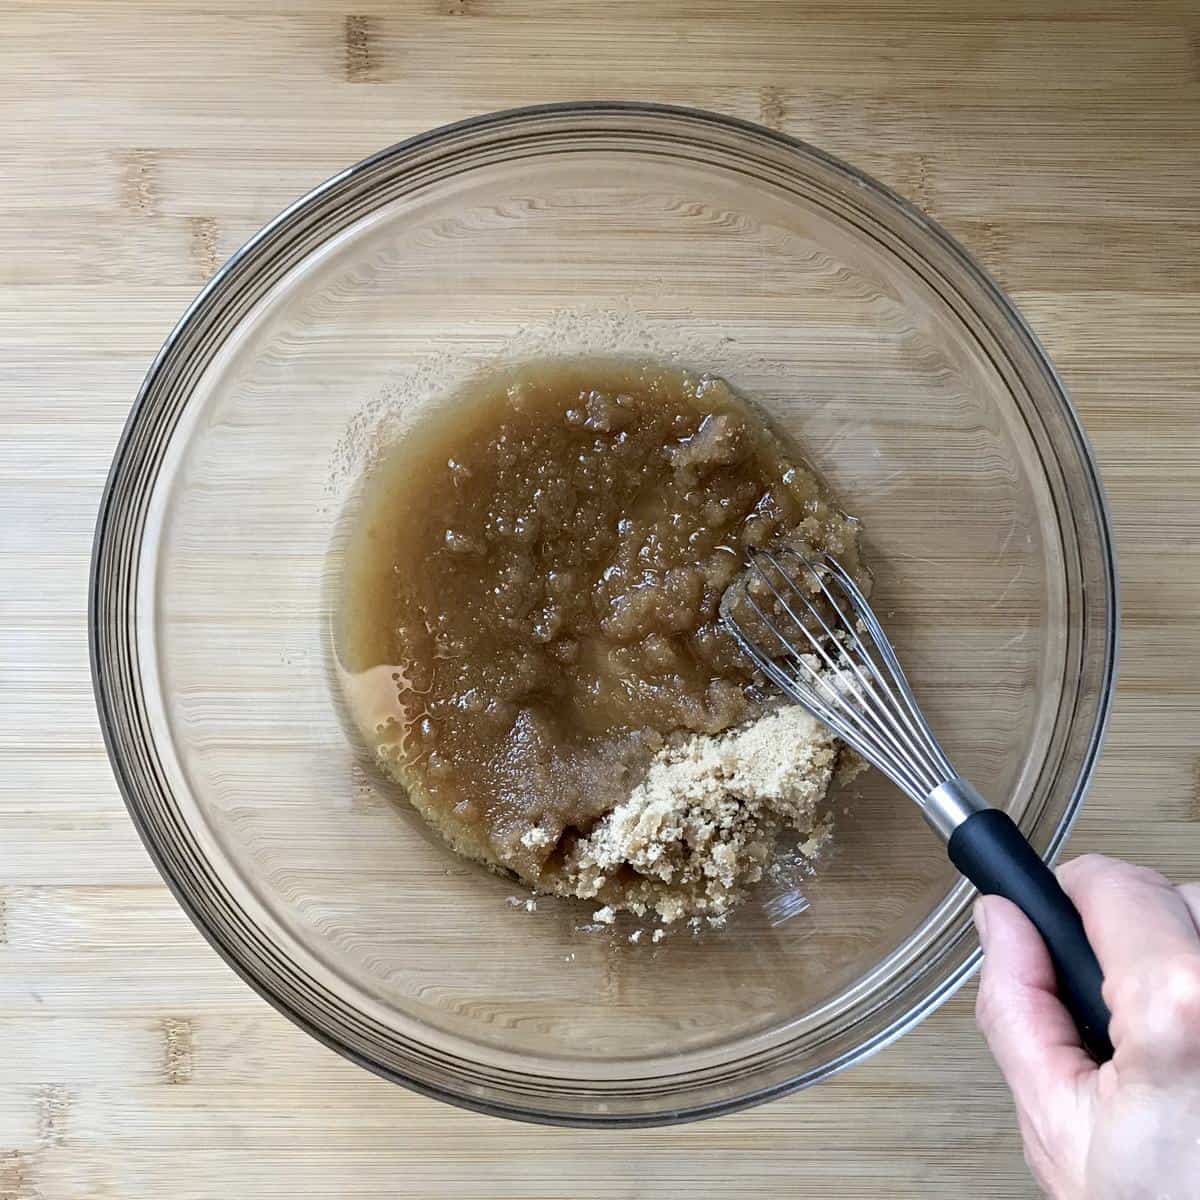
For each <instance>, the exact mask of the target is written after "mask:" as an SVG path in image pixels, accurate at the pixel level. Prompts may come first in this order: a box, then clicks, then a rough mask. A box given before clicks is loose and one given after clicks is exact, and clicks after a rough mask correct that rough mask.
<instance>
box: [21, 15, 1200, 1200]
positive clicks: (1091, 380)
mask: <svg viewBox="0 0 1200 1200" xmlns="http://www.w3.org/2000/svg"><path fill="white" fill-rule="evenodd" d="M848 10H850V11H848ZM1001 13H1002V14H1003V16H1001V15H1000V14H1001ZM595 97H609V98H618V99H638V100H657V101H666V102H674V103H681V104H691V105H696V106H700V107H705V108H712V109H716V110H718V111H722V112H728V113H731V114H734V115H736V116H740V117H745V118H749V119H752V120H757V121H760V122H762V123H764V124H766V125H769V126H771V127H773V128H776V129H782V130H784V131H786V132H788V133H791V134H795V135H797V136H799V137H802V138H806V139H808V140H810V141H813V142H815V143H816V144H817V145H819V146H821V147H822V148H824V149H826V150H829V151H831V152H833V153H834V154H837V155H839V156H841V157H844V158H846V159H848V160H850V161H851V162H853V163H855V164H857V165H859V166H861V167H863V168H864V169H866V170H867V171H869V172H871V173H873V174H875V175H876V176H878V177H879V178H881V179H882V180H883V181H884V182H886V183H888V184H891V185H892V186H893V187H895V188H896V189H898V190H899V191H901V192H903V193H904V194H906V195H908V196H909V197H910V198H912V199H913V200H915V201H916V202H918V203H919V204H921V205H922V206H924V207H925V208H926V209H927V210H928V211H929V212H931V213H932V214H933V215H934V216H935V217H936V218H938V219H939V220H940V221H942V222H944V223H945V224H946V225H947V226H948V227H949V229H950V230H951V231H952V232H953V233H954V234H956V235H957V236H958V237H960V238H961V239H962V240H963V241H964V242H965V243H966V245H967V246H968V247H969V248H971V249H972V250H973V251H974V252H975V253H976V254H977V255H978V256H979V257H980V258H981V259H982V260H983V261H984V263H985V264H986V265H987V266H988V267H990V268H991V270H992V271H993V272H994V273H995V274H996V275H997V276H998V277H999V279H1000V280H1001V282H1002V283H1003V284H1004V285H1005V286H1006V287H1007V288H1008V289H1009V290H1010V292H1011V293H1012V294H1013V295H1014V296H1015V298H1016V300H1017V302H1018V304H1019V305H1020V306H1021V308H1022V309H1023V311H1024V313H1025V314H1026V316H1027V317H1028V318H1029V319H1030V320H1031V322H1032V324H1033V325H1034V327H1035V329H1036V331H1037V332H1038V334H1039V335H1040V336H1041V337H1042V339H1043V340H1044V342H1045V343H1046V345H1047V347H1048V349H1049V351H1050V354H1051V356H1052V357H1053V359H1054V361H1055V362H1056V364H1057V365H1058V367H1059V368H1060V369H1061V371H1062V373H1063V375H1064V377H1065V380H1066V383H1067V386H1068V387H1069V389H1070V390H1071V391H1072V393H1073V395H1074V397H1075V400H1076V403H1077V404H1078V406H1079V408H1080V410H1081V412H1082V415H1083V418H1084V421H1085V423H1086V425H1087V427H1088V430H1089V432H1090V434H1091V436H1092V439H1093V441H1094V444H1095V447H1096V450H1097V453H1098V456H1099V459H1100V463H1101V467H1102V470H1103V473H1104V477H1105V479H1106V482H1107V484H1108V487H1109V491H1110V498H1111V501H1112V505H1113V512H1114V519H1115V523H1116V528H1117V537H1118V547H1119V551H1120V554H1121V575H1122V583H1123V587H1124V605H1125V622H1124V647H1123V668H1122V680H1121V685H1120V689H1119V695H1118V702H1117V707H1116V714H1115V718H1114V721H1113V726H1112V731H1111V734H1110V737H1109V741H1108V748H1107V751H1106V753H1105V756H1104V760H1103V765H1102V767H1101V771H1100V774H1099V776H1098V778H1097V781H1096V783H1095V786H1094V787H1093V789H1092V793H1091V796H1090V799H1089V801H1088V806H1087V809H1086V812H1085V814H1084V817H1083V819H1082V820H1081V822H1080V824H1079V826H1078V829H1077V832H1076V834H1075V836H1074V838H1073V840H1072V845H1071V851H1072V852H1079V851H1083V850H1104V851H1108V852H1111V853H1120V854H1122V855H1124V856H1126V857H1129V858H1133V859H1135V860H1137V861H1140V862H1144V863H1147V864H1150V865H1154V866H1157V867H1159V868H1160V869H1162V870H1164V871H1166V873H1167V874H1169V875H1170V876H1171V877H1172V878H1175V879H1177V880H1181V879H1185V878H1192V879H1196V878H1200V757H1198V756H1200V751H1198V750H1197V745H1196V742H1197V739H1196V729H1197V727H1198V725H1200V720H1198V718H1200V606H1198V605H1197V602H1196V597H1197V594H1198V593H1197V589H1198V587H1200V517H1198V515H1197V514H1200V382H1198V381H1200V4H1197V3H1196V2H1195V0H1192V2H1189V0H1143V2H1140V3H1139V2H1137V0H1130V2H1129V3H1109V4H1093V5H1089V4H1085V3H1080V2H1073V0H1059V2H1057V3H1046V2H1043V0H1008V2H1007V3H1005V4H1004V5H1002V6H1001V5H992V6H988V5H984V4H969V3H958V4H954V3H942V2H939V3H932V2H926V0H862V2H861V3H858V4H852V5H846V4H833V3H827V4H799V3H793V2H781V3H770V2H767V0H759V2H757V3H756V2H753V0H720V2H719V3H718V2H717V0H695V2H689V0H642V2H627V3H626V2H619V0H618V2H612V0H610V3H608V4H605V5H594V4H590V3H587V2H586V0H557V2H543V0H420V2H412V3H399V2H394V3H389V2H385V0H346V2H345V3H339V2H338V0H297V2H295V3H286V4H285V3H283V2H282V0H277V3H275V5H274V7H272V4H271V0H268V3H267V4H264V5H256V6H253V7H249V6H246V5H243V4H242V3H240V2H237V0H205V2H204V3H203V4H199V3H187V2H181V0H168V2H156V3H151V2H149V0H147V2H146V3H142V4H103V3H97V4H88V3H77V4H74V5H71V6H64V5H58V4H47V3H28V4H25V3H13V2H12V0H6V2H4V3H2V4H0V154H2V157H0V163H2V170H0V421H2V424H0V1200H67V1198H81V1197H104V1198H113V1200H117V1198H120V1200H134V1198H137V1197H164V1198H165V1197H171V1198H172V1200H188V1198H191V1197H210V1196H236V1197H239V1198H247V1200H253V1198H258V1197H292V1196H330V1197H384V1196H387V1197H392V1196H405V1197H409V1196H411V1197H426V1196H428V1197H443V1196H445V1197H449V1196H456V1197H457V1196H478V1197H497V1198H500V1197H506V1198H507V1197H511V1198H513V1200H524V1198H552V1197H563V1198H567V1197H612V1198H617V1197H620V1198H632V1197H652V1196H653V1197H674V1196H679V1195H683V1194H689V1195H694V1196H699V1197H714V1198H715V1197H722V1198H723V1197H731V1198H732V1197H735V1196H736V1197H742V1198H748V1197H756V1196H758V1197H767V1196H802V1197H814V1198H824V1197H830V1196H838V1197H844V1198H853V1197H872V1198H875V1197H883V1198H888V1200H891V1198H899V1197H935V1196H946V1197H960V1196H963V1195H978V1196H986V1197H989V1198H990V1197H1011V1196H1032V1195H1035V1194H1036V1193H1035V1189H1034V1187H1033V1185H1032V1183H1031V1182H1030V1180H1029V1178H1028V1176H1027V1174H1026V1171H1025V1169H1024V1165H1023V1163H1022V1160H1021V1153H1020V1146H1019V1142H1018V1140H1017V1137H1016V1133H1015V1129H1014V1123H1013V1118H1012V1113H1011V1110H1010V1105H1009V1101H1008V1099H1007V1095H1006V1092H1005V1090H1004V1088H1003V1086H1002V1084H1001V1082H1000V1079H999V1076H998V1074H997V1071H996V1069H995V1067H994V1066H993V1065H992V1063H991V1061H990V1059H989V1058H988V1056H987V1054H986V1052H985V1050H984V1049H983V1046H982V1044H981V1042H980V1040H979V1038H978V1036H977V1034H976V1032H975V1030H974V1026H973V1020H972V1002H973V999H974V988H973V987H969V988H967V989H965V990H964V992H963V993H962V994H961V995H960V996H959V997H958V998H957V999H956V1000H954V1001H953V1002H952V1003H950V1004H949V1005H947V1006H946V1007H945V1008H944V1009H942V1010H941V1011H940V1012H939V1013H937V1014H936V1015H935V1016H934V1017H932V1018H931V1019H930V1020H929V1021H927V1022H926V1023H925V1024H924V1025H923V1026H922V1027H921V1028H920V1029H918V1030H916V1031H915V1032H914V1033H912V1034H910V1035H908V1036H907V1037H905V1038H904V1039H903V1040H902V1041H901V1042H899V1043H897V1044H896V1045H894V1046H893V1047H891V1048H890V1049H888V1050H887V1051H885V1052H883V1053H882V1054H880V1055H879V1056H877V1057H876V1058H875V1059H873V1060H872V1061H871V1062H869V1063H867V1064H865V1065H863V1066H860V1067H858V1068H855V1069H853V1070H851V1071H849V1072H847V1073H845V1074H844V1075H842V1076H840V1077H839V1078H837V1079H836V1080H834V1081H832V1082H830V1083H827V1084H825V1085H822V1086H821V1087H820V1088H818V1089H816V1090H814V1091H811V1092H808V1093H806V1094H803V1095H800V1096H797V1097H794V1098H792V1099H789V1100H785V1101H781V1102H778V1103H775V1104H772V1105H769V1106H766V1107H763V1108H759V1109H755V1110H753V1111H751V1112H747V1113H743V1114H741V1115H738V1116H734V1117H728V1118H724V1119H721V1120H718V1121H715V1122H709V1123H706V1124H703V1125H693V1126H687V1127H682V1128H677V1129H659V1130H649V1131H636V1132H628V1131H624V1132H579V1131H563V1130H551V1129H541V1128H534V1127H529V1126H520V1125H515V1124H511V1123H506V1122H502V1121H498V1120H494V1119H490V1118H485V1117H481V1116H476V1115H474V1114H469V1113H463V1112H459V1111H457V1110H454V1109H451V1108H448V1107H445V1106H442V1105H438V1104H435V1103H433V1102H431V1101H427V1100H424V1099H422V1098H420V1097H417V1096H414V1095H410V1094H408V1093H407V1092H405V1091H403V1090H401V1089H399V1088H395V1087H392V1086H390V1085H388V1084H385V1083H383V1082H381V1081H379V1080H377V1079H375V1078H373V1077H371V1076H369V1075H367V1074H365V1073H364V1072H362V1071H360V1070H358V1069H357V1068H355V1067H353V1066H351V1065H350V1064H348V1063H345V1062H343V1061H342V1060H340V1059H339V1058H337V1057H336V1056H334V1055H333V1054H331V1053H330V1052H328V1051H326V1050H324V1049H323V1048H321V1047H320V1046H318V1045H316V1044H315V1043H314V1042H311V1041H310V1040H309V1039H307V1038H306V1037H305V1036H304V1035H303V1034H302V1033H300V1032H299V1031H298V1030H297V1029H295V1028H293V1027H292V1026H291V1025H290V1024H288V1023H287V1022H286V1021H285V1020H284V1019H283V1018H282V1017H280V1016H278V1015H276V1014H275V1013H274V1011H273V1010H271V1009H270V1008H268V1007H267V1005H266V1004H265V1003H263V1002H262V1001H260V1000H259V999H258V998H257V997H256V996H255V995H254V994H253V993H252V992H251V991H250V990H249V989H248V988H247V987H246V986H245V985H243V984H242V983H241V982H240V981H239V980H238V979H237V978H236V977H235V976H234V975H233V974H232V972H231V971H229V970H228V969H227V968H226V967H225V966H224V965H223V964H222V963H221V962H220V961H219V959H218V958H217V956H216V955H215V954H214V952H213V951H212V950H210V949H209V947H208V946H207V945H206V944H205V943H204V941H203V940H202V938H201V937H200V935H199V934H198V933H197V932H196V931H195V930H194V929H193V928H192V926H191V925H190V924H189V923H188V921H187V920H186V919H185V918H184V916H183V915H182V913H181V912H180V911H179V909H178V908H177V906H176V905H175V902H174V901H173V900H172V898H171V896H170V895H169V893H168V892H167V890H166V888H165V886H164V885H163V884H162V883H161V881H160V880H159V878H158V876H157V874H156V873H155V871H154V869H153V868H152V867H151V865H150V862H149V860H148V858H147V857H146V855H145V853H144V851H143V850H142V848H141V846H140V844H139V842H138V840H137V837H136V835H135V833H134V831H133V828H132V826H131V824H130V822H129V820H128V818H127V817H126V815H125V812H124V809H123V807H122V805H121V803H120V800H119V798H118V795H117V792H116V788H115V786H114V784H113V781H112V778H111V775H110V772H109V770H108V766H107V762H106V760H105V756H104V751H103V748H102V745H101V741H100V734H99V730H98V728H97V724H96V718H95V714H94V710H93V706H92V698H91V687H90V683H89V676H88V664H87V645H86V630H85V605H86V578H87V564H88V554H89V550H90V543H91V531H92V523H93V517H94V512H95V508H96V504H97V501H98V498H99V494H100V489H101V486H102V483H103V479H104V475H105V471H106V468H107V465H108V461H109V458H110V456H111V453H112V450H113V447H114V445H115V442H116V439H117V437H118V435H119V432H120V429H121V426H122V423H123V421H124V418H125V415H126V413H127V411H128V408H129V405H130V403H131V400H132V398H133V396H134V394H135V392H136V389H137V386H138V383H139V381H140V379H141V376H142V374H143V372H144V370H145V368H146V366H147V365H148V363H149V361H150V359H151V358H152V356H153V354H154V352H155V350H156V349H157V347H158V346H159V344H160V342H161V341H162V339H163V337H164V336H165V335H166V333H167V332H168V330H169V329H170V327H171V325H172V324H173V322H174V320H175V319H176V317H177V316H178V315H179V313H180V312H181V311H182V310H183V308H184V306H185V305H186V303H187V302H188V300H189V299H190V298H191V296H192V295H193V294H194V293H195V291H196V289H197V288H198V287H199V286H200V285H201V284H202V283H203V282H204V281H205V280H206V279H207V278H208V276H209V275H210V274H211V273H212V272H213V271H214V270H215V269H216V267H217V266H218V265H219V264H220V262H221V261H222V260H223V259H224V258H225V257H226V256H227V255H228V254H229V253H230V252H232V251H233V250H234V249H235V248H236V247H237V245H238V244H239V243H240V242H241V241H243V240H244V239H245V238H246V237H247V236H248V235H249V234H251V233H252V232H253V231H254V230H255V229H257V228H258V227H259V226H260V225H261V224H262V223H263V222H264V221H266V220H267V219H268V218H270V217H271V216H272V215H273V214H274V213H276V212H277V211H278V210H279V209H280V208H281V207H283V206H284V205H285V204H287V203H288V202H289V201H290V200H291V199H292V198H293V197H295V196H296V195H298V194H299V193H301V192H302V191H304V190H306V189H308V188H309V187H311V186H312V185H314V184H316V183H318V182H319V181H320V180H322V179H323V178H325V177H326V176H328V175H329V174H331V173H333V172H334V171H336V170H338V169H340V168H341V167H343V166H345V165H346V164H348V163H350V162H352V161H354V160H355V159H357V158H359V157H362V156H363V155H365V154H367V153H369V152H370V151H373V150H375V149H377V148H379V147H381V146H383V145H386V144H388V143H390V142H393V141H396V140H398V139H399V138H401V137H404V136H406V135H408V134H411V133H414V132H417V131H418V130H421V129H424V128H427V127H429V126H432V125H436V124H440V123H443V122H446V121H449V120H453V119H456V118H459V117H464V116H468V115H471V114H474V113H478V112H482V111H485V110H488V109H496V108H503V107H508V106H511V105H518V104H527V103H534V102H539V101H550V100H569V99H582V98H595Z"/></svg>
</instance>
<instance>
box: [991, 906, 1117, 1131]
mask: <svg viewBox="0 0 1200 1200" xmlns="http://www.w3.org/2000/svg"><path fill="white" fill-rule="evenodd" d="M975 913H976V925H977V927H978V928H979V938H980V941H981V943H982V944H983V956H984V957H983V972H982V975H981V976H980V981H979V1000H978V1003H977V1005H976V1013H977V1017H978V1020H979V1026H980V1029H982V1031H983V1035H984V1037H985V1038H987V1043H988V1047H989V1048H990V1049H991V1051H992V1054H993V1055H994V1056H995V1058H996V1062H997V1063H998V1064H999V1066H1000V1070H1001V1071H1002V1072H1003V1073H1004V1078H1005V1080H1006V1081H1007V1083H1008V1086H1009V1088H1010V1089H1011V1090H1012V1093H1013V1099H1014V1100H1015V1101H1016V1104H1017V1110H1018V1112H1019V1113H1020V1114H1021V1117H1022V1123H1023V1125H1024V1126H1026V1127H1027V1128H1028V1129H1029V1130H1030V1131H1031V1133H1032V1134H1034V1135H1036V1136H1037V1137H1040V1138H1041V1140H1042V1141H1043V1142H1045V1143H1046V1144H1058V1143H1060V1142H1061V1140H1062V1139H1063V1138H1066V1139H1072V1138H1074V1137H1077V1136H1078V1137H1082V1136H1083V1135H1084V1134H1085V1132H1086V1130H1087V1129H1088V1128H1089V1126H1090V1122H1089V1121H1087V1120H1086V1119H1085V1117H1084V1113H1083V1111H1082V1109H1083V1107H1084V1106H1086V1105H1088V1104H1089V1103H1090V1101H1091V1090H1090V1087H1091V1085H1092V1083H1093V1081H1094V1078H1095V1076H1096V1064H1095V1063H1094V1062H1093V1061H1092V1060H1091V1058H1090V1057H1089V1055H1088V1054H1087V1052H1086V1051H1085V1050H1084V1049H1083V1047H1082V1046H1081V1045H1080V1042H1079V1034H1078V1032H1077V1031H1076V1029H1075V1024H1074V1022H1073V1021H1072V1020H1071V1017H1070V1014H1069V1013H1068V1012H1067V1010H1066V1009H1065V1008H1064V1007H1063V1006H1062V1003H1061V1002H1060V1001H1059V999H1058V995H1057V993H1056V990H1055V979H1054V966H1053V964H1052V963H1051V961H1050V955H1049V953H1048V952H1047V950H1046V947H1045V944H1044V943H1043V942H1042V939H1041V937H1040V935H1039V934H1038V932H1037V930H1036V929H1035V928H1034V927H1033V925H1032V923H1031V922H1030V921H1029V919H1028V918H1027V917H1026V916H1025V914H1024V913H1022V912H1021V910H1020V909H1019V908H1017V906H1016V905H1015V904H1012V903H1011V902H1010V901H1008V900H1005V899H1003V898H1001V897H999V896H981V897H980V898H979V900H978V901H977V902H976V905H975ZM1031 1149H1032V1148H1031ZM1077 1149H1079V1148H1077ZM1079 1152H1080V1153H1082V1152H1083V1151H1082V1149H1079Z"/></svg>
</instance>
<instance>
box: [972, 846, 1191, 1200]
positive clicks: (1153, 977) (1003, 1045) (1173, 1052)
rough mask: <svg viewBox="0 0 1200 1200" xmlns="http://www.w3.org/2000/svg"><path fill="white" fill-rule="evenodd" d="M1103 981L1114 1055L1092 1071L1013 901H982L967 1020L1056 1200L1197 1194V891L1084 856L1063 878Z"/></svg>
mask: <svg viewBox="0 0 1200 1200" xmlns="http://www.w3.org/2000/svg"><path fill="white" fill-rule="evenodd" d="M1058 878H1059V882H1060V883H1061V884H1062V886H1063V889H1064V890H1065V891H1066V893H1067V894H1068V895H1069V896H1070V897H1071V899H1072V900H1073V901H1074V902H1075V906H1076V907H1077V908H1078V909H1079V913H1080V916H1082V918H1083V924H1084V927H1085V928H1086V930H1087V934H1088V938H1089V940H1090V941H1091V943H1092V946H1093V947H1094V948H1095V951H1096V957H1097V958H1098V959H1099V960H1100V966H1101V969H1102V970H1103V971H1104V999H1105V1001H1106V1002H1107V1004H1108V1006H1109V1008H1110V1009H1111V1010H1112V1025H1111V1027H1110V1030H1109V1032H1110V1035H1111V1037H1112V1042H1113V1046H1114V1048H1115V1054H1114V1055H1113V1059H1112V1061H1111V1062H1107V1063H1104V1064H1103V1065H1102V1066H1100V1067H1097V1066H1096V1064H1095V1063H1094V1062H1093V1061H1092V1059H1091V1058H1090V1056H1089V1055H1088V1053H1087V1052H1086V1051H1085V1050H1084V1049H1083V1047H1082V1046H1081V1044H1080V1041H1079V1035H1078V1033H1077V1032H1076V1029H1075V1026H1074V1024H1073V1022H1072V1020H1071V1018H1070V1016H1069V1015H1068V1013H1067V1010H1066V1009H1065V1008H1064V1007H1063V1006H1062V1004H1061V1003H1060V1002H1059V999H1058V996H1057V994H1056V989H1055V979H1054V968H1053V966H1052V964H1051V962H1050V956H1049V954H1048V953H1047V951H1046V947H1045V945H1044V944H1043V942H1042V940H1041V938H1040V937H1039V936H1038V933H1037V931H1036V930H1035V929H1034V927H1033V925H1032V924H1031V923H1030V921H1029V920H1028V918H1027V917H1026V916H1025V915H1024V913H1022V912H1021V910H1020V909H1019V908H1017V907H1016V905H1014V904H1012V903H1011V902H1010V901H1008V900H1004V899H1002V898H1001V897H999V896H982V897H980V899H979V900H978V901H976V905H975V923H976V926H977V927H978V929H979V937H980V941H981V942H982V944H983V952H984V959H983V973H982V976H981V978H980V984H979V1000H978V1003H977V1005H976V1016H977V1019H978V1021H979V1026H980V1028H981V1029H982V1031H983V1034H984V1037H986V1038H987V1043H988V1046H989V1047H990V1049H991V1051H992V1054H993V1055H995V1058H996V1061H997V1063H998V1064H999V1066H1000V1070H1001V1071H1002V1072H1003V1074H1004V1078H1005V1080H1006V1081H1007V1083H1008V1086H1009V1088H1010V1089H1011V1090H1012V1094H1013V1100H1014V1101H1015V1103H1016V1108H1017V1119H1018V1121H1019V1123H1020V1128H1021V1137H1022V1139H1023V1141H1024V1143H1025V1160H1026V1162H1028V1163H1029V1167H1030V1169H1031V1170H1032V1171H1033V1174H1034V1176H1035V1177H1036V1178H1037V1181H1038V1183H1039V1184H1040V1185H1041V1186H1042V1188H1043V1189H1044V1190H1045V1191H1046V1192H1047V1194H1048V1195H1050V1196H1052V1197H1053V1198H1054V1200H1143V1198H1144V1200H1197V1198H1200V884H1195V883H1190V884H1184V885H1183V886H1182V887H1172V886H1171V884H1170V883H1168V882H1167V881H1166V880H1165V879H1164V878H1163V877H1162V876H1161V875H1159V874H1157V873H1156V872H1154V871H1149V870H1146V869H1145V868H1144V867H1136V866H1133V865H1132V864H1130V863H1125V862H1119V861H1118V860H1116V859H1110V858H1104V857H1102V856H1100V855H1096V854H1089V855H1085V856H1084V857H1083V858H1077V859H1075V860H1074V861H1073V862H1069V863H1067V864H1066V865H1065V866H1063V867H1061V868H1059V871H1058Z"/></svg>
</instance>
